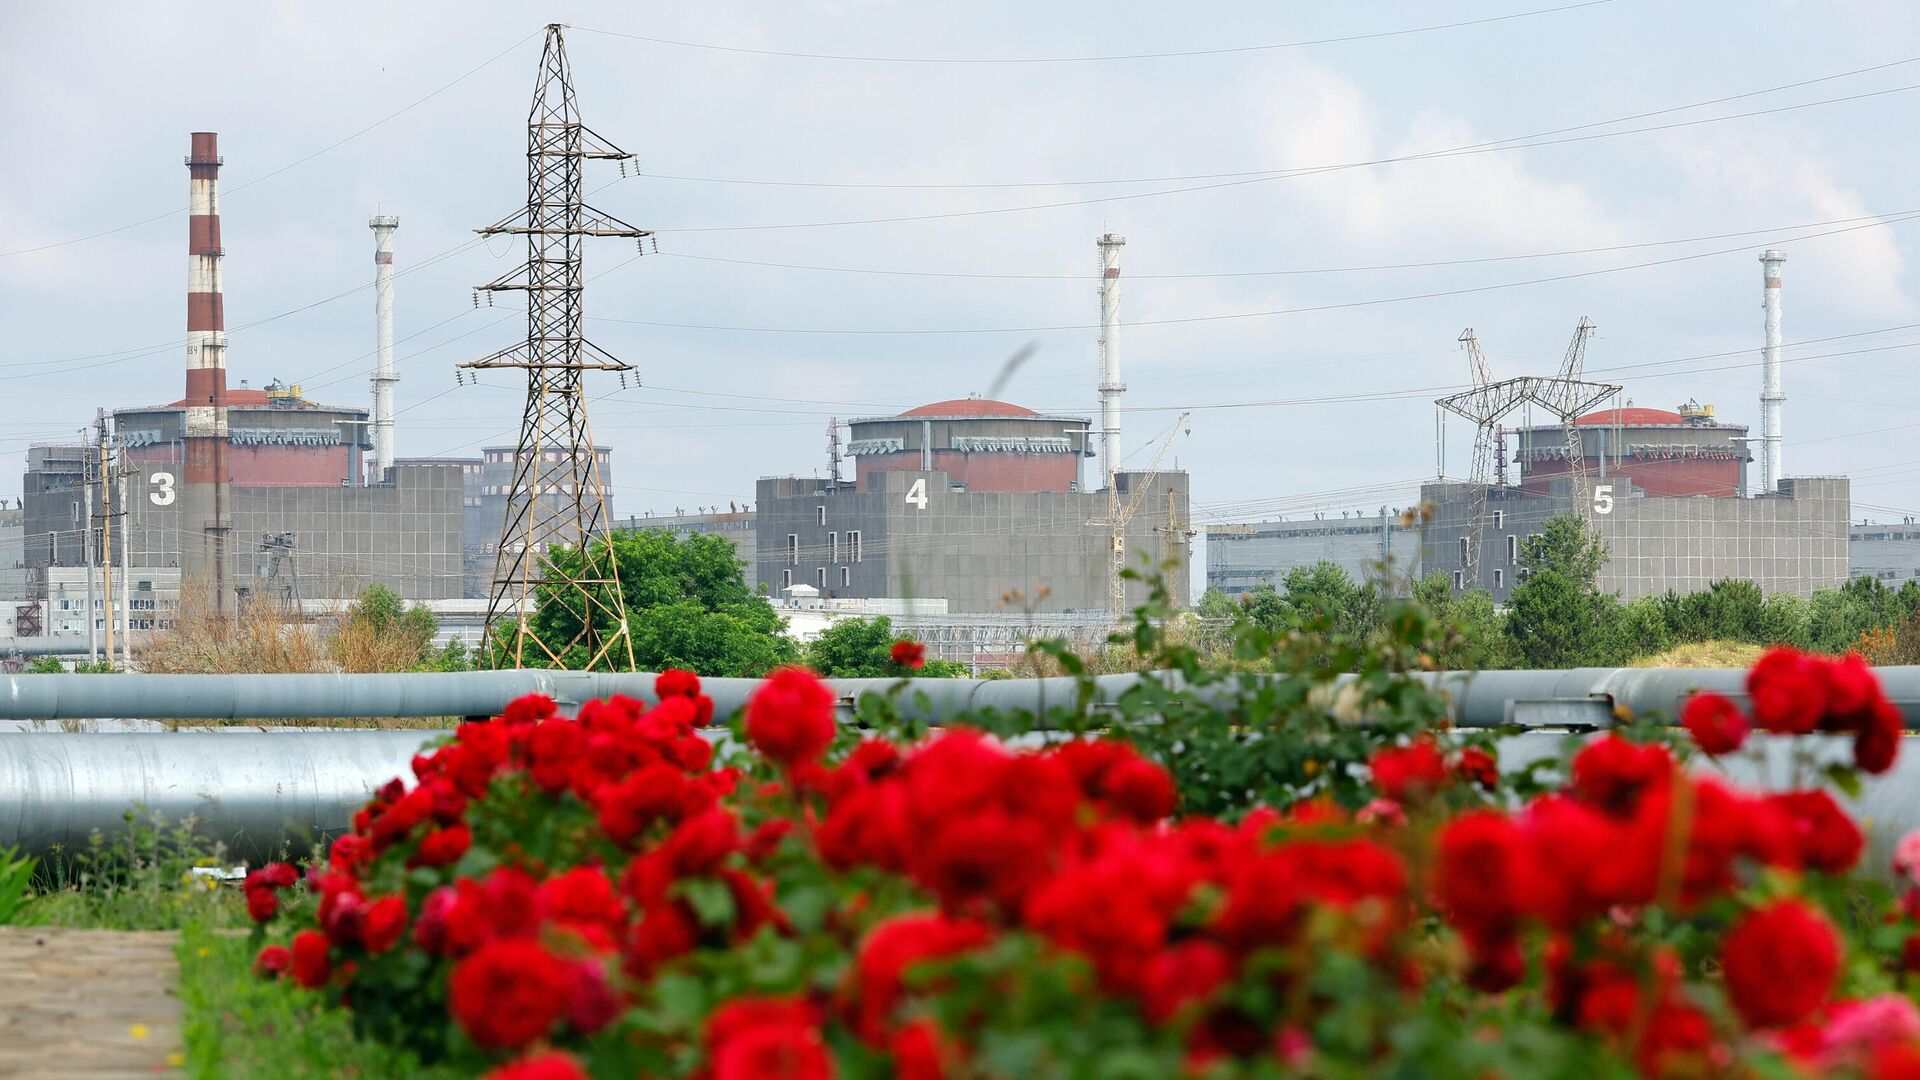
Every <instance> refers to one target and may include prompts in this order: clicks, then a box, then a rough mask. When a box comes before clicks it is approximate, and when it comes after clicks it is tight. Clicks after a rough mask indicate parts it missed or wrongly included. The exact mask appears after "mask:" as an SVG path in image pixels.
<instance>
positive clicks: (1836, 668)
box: [1821, 652, 1882, 731]
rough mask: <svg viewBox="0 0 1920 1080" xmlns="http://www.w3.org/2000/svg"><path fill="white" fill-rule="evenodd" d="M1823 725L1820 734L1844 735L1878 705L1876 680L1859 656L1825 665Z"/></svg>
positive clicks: (1855, 655) (1879, 693) (1878, 681)
mask: <svg viewBox="0 0 1920 1080" xmlns="http://www.w3.org/2000/svg"><path fill="white" fill-rule="evenodd" d="M1826 676H1827V714H1828V715H1827V722H1826V723H1824V724H1822V725H1821V727H1822V729H1823V730H1827V731H1845V730H1847V729H1849V728H1851V727H1853V726H1854V722H1855V721H1857V720H1858V719H1860V718H1863V717H1865V716H1866V715H1867V714H1868V713H1871V712H1872V711H1873V710H1874V709H1875V708H1876V707H1877V706H1878V705H1879V704H1880V702H1881V700H1882V695H1881V692H1880V678H1879V676H1877V675H1875V674H1874V673H1873V665H1871V664H1869V663H1867V661H1866V658H1865V657H1863V656H1861V655H1860V654H1859V653H1854V652H1850V653H1848V654H1847V655H1845V656H1842V657H1838V658H1835V659H1829V660H1827V661H1826Z"/></svg>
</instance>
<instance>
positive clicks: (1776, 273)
mask: <svg viewBox="0 0 1920 1080" xmlns="http://www.w3.org/2000/svg"><path fill="white" fill-rule="evenodd" d="M1786 261H1787V253H1786V252H1784V251H1774V250H1773V249H1771V248H1769V249H1768V250H1766V251H1763V252H1761V253H1760V272H1761V277H1762V279H1763V280H1764V284H1765V286H1766V288H1765V290H1764V291H1765V299H1763V300H1762V301H1761V307H1762V309H1763V310H1765V311H1766V313H1767V316H1766V324H1767V347H1766V350H1765V351H1764V352H1762V353H1761V354H1760V492H1761V494H1763V495H1771V494H1773V493H1774V492H1775V491H1778V490H1779V489H1780V478H1781V477H1780V403H1781V402H1783V401H1785V400H1787V395H1786V394H1784V393H1781V391H1780V264H1781V263H1784V262H1786Z"/></svg>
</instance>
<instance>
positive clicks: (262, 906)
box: [247, 889, 280, 922]
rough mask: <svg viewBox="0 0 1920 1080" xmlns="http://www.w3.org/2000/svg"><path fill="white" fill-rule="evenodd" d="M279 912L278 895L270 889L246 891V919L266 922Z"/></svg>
mask: <svg viewBox="0 0 1920 1080" xmlns="http://www.w3.org/2000/svg"><path fill="white" fill-rule="evenodd" d="M279 910H280V894H279V893H276V892H274V891H273V890H272V889H248V890H247V917H248V918H250V919H252V920H253V921H254V922H266V921H267V920H268V919H271V918H273V916H274V913H275V912H278V911H279Z"/></svg>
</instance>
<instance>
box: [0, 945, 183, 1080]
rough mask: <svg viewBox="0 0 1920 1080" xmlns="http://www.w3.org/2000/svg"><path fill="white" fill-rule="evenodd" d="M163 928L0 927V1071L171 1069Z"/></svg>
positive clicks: (176, 1014)
mask: <svg viewBox="0 0 1920 1080" xmlns="http://www.w3.org/2000/svg"><path fill="white" fill-rule="evenodd" d="M178 942H179V935H178V934H175V933H173V932H171V931H146V930H141V931H120V930H63V929H55V928H50V927H27V926H12V927H7V926H0V972H3V973H4V974H0V1077H4V1076H23V1077H25V1076H31V1077H46V1078H48V1080H59V1078H63V1077H85V1078H87V1080H110V1078H119V1077H153V1076H165V1075H177V1074H178V1072H179V1066H180V1064H181V1063H182V1060H183V1058H182V1052H181V1041H180V1024H181V1007H180V998H179V994H178V991H177V987H178V986H179V977H180V971H179V964H178V962H177V961H176V960H175V958H174V947H175V945H177V944H178Z"/></svg>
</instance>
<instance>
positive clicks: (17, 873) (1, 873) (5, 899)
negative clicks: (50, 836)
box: [0, 847, 40, 926]
mask: <svg viewBox="0 0 1920 1080" xmlns="http://www.w3.org/2000/svg"><path fill="white" fill-rule="evenodd" d="M38 865H40V860H38V859H36V858H33V857H32V856H29V855H22V854H20V849H19V848H17V847H4V848H0V926H5V925H7V924H8V923H9V922H12V921H13V916H14V913H15V912H17V911H19V910H20V907H21V905H22V904H23V903H24V902H25V901H26V898H27V889H28V888H29V887H30V886H31V885H32V884H33V870H34V867H36V866H38Z"/></svg>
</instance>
